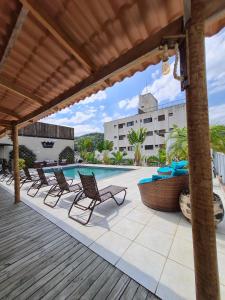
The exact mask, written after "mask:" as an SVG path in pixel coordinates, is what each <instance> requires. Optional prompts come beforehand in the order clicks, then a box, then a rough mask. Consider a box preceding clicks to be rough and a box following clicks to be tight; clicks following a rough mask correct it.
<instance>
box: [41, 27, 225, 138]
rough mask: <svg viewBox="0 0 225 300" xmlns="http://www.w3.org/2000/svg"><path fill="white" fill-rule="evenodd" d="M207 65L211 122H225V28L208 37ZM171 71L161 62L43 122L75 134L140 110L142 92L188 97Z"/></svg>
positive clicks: (165, 98) (99, 129)
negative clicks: (69, 130) (138, 107)
mask: <svg viewBox="0 0 225 300" xmlns="http://www.w3.org/2000/svg"><path fill="white" fill-rule="evenodd" d="M205 45H206V68H207V83H208V99H209V115H210V123H211V124H225V29H223V30H222V31H220V32H219V33H218V34H217V35H215V36H214V37H211V38H206V40H205ZM173 63H174V58H170V64H171V72H170V74H168V75H166V76H163V75H162V73H161V63H160V64H158V65H156V66H150V67H148V68H147V69H146V70H145V71H143V72H137V73H136V74H134V75H133V76H132V77H130V78H126V79H124V80H123V81H122V82H119V83H116V84H115V85H114V86H113V87H110V88H107V89H105V90H104V91H99V92H98V93H97V94H95V95H92V96H90V97H88V98H86V99H84V100H83V101H81V102H79V103H78V104H74V105H73V106H70V107H69V108H66V109H64V110H62V111H60V112H58V113H55V114H53V115H51V116H49V117H47V118H44V119H42V120H41V121H42V122H46V123H50V124H59V125H65V126H71V127H74V129H75V135H76V136H80V135H83V134H86V133H90V132H103V130H104V129H103V123H104V122H107V121H111V120H114V119H118V118H122V117H125V116H128V115H133V114H136V113H137V104H138V96H139V95H140V94H142V93H145V92H146V91H149V92H151V93H152V94H153V95H154V96H155V97H156V98H157V99H158V101H159V104H163V103H168V102H171V101H179V100H182V99H185V94H184V93H183V92H180V83H179V82H178V81H177V80H175V79H174V78H173V75H172V70H173Z"/></svg>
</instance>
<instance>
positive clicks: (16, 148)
mask: <svg viewBox="0 0 225 300" xmlns="http://www.w3.org/2000/svg"><path fill="white" fill-rule="evenodd" d="M12 138H13V171H14V193H15V203H18V202H20V173H19V143H18V126H17V125H13V127H12Z"/></svg>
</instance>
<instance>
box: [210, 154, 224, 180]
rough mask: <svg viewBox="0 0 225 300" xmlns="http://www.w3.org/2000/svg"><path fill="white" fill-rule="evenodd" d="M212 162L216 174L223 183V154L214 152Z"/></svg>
mask: <svg viewBox="0 0 225 300" xmlns="http://www.w3.org/2000/svg"><path fill="white" fill-rule="evenodd" d="M213 163H214V168H215V171H216V174H217V175H219V176H221V180H222V183H223V184H225V154H223V153H218V152H214V153H213Z"/></svg>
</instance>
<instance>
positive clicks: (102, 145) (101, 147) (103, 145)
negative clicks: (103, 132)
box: [97, 140, 113, 153]
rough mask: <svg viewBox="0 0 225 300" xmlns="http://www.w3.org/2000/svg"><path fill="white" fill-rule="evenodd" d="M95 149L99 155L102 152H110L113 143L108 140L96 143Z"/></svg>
mask: <svg viewBox="0 0 225 300" xmlns="http://www.w3.org/2000/svg"><path fill="white" fill-rule="evenodd" d="M97 149H98V151H99V152H100V153H102V152H103V151H112V149H113V142H112V141H109V140H103V141H101V142H99V143H98V145H97Z"/></svg>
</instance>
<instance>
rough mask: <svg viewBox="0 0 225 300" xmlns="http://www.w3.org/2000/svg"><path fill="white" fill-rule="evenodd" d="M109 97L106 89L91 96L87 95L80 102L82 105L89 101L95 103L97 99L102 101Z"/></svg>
mask: <svg viewBox="0 0 225 300" xmlns="http://www.w3.org/2000/svg"><path fill="white" fill-rule="evenodd" d="M106 98H107V94H106V92H105V91H99V92H97V93H96V94H93V95H91V96H90V97H86V98H85V99H84V100H81V101H80V102H79V104H80V105H85V104H89V103H93V102H95V101H102V100H105V99H106Z"/></svg>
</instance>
